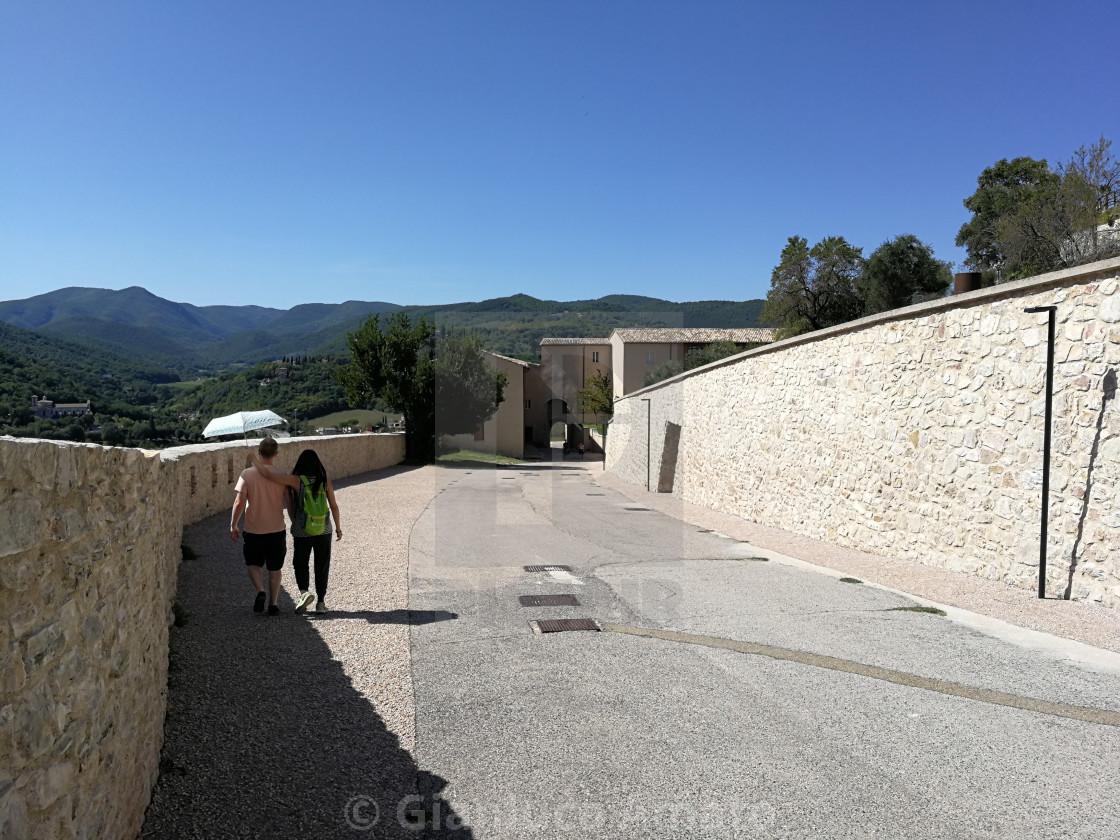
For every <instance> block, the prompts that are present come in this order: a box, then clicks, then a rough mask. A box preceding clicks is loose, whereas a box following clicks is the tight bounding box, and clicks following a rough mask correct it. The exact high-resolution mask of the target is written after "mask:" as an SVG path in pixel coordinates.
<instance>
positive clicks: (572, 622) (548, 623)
mask: <svg viewBox="0 0 1120 840" xmlns="http://www.w3.org/2000/svg"><path fill="white" fill-rule="evenodd" d="M529 626H530V627H532V628H533V632H534V633H565V632H567V631H568V630H595V631H598V629H599V625H598V624H596V623H595V621H594V619H590V618H542V619H539V620H537V621H530V622H529Z"/></svg>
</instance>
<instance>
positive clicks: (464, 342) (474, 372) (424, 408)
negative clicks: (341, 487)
mask: <svg viewBox="0 0 1120 840" xmlns="http://www.w3.org/2000/svg"><path fill="white" fill-rule="evenodd" d="M347 343H348V344H349V347H350V354H351V355H350V364H349V366H348V367H346V368H344V369H342V371H341V372H340V374H339V380H340V381H341V382H342V384H343V387H344V388H345V390H346V398H347V401H348V402H349V403H350V405H351V406H354V407H367V406H370V405H373V404H375V403H376V401H378V400H380V401H382V402H383V403H384V404H387V405H389V406H390V407H392V408H393V409H395V410H396V411H399V412H400V413H401V414H403V415H404V420H405V457H406V458H407V459H408V460H409V461H412V462H414V463H417V462H418V463H427V462H428V461H431V460H432V459H433V458H434V456H435V436H436V434H437V425H436V420H437V411H436V409H437V406H438V407H439V426H438V433H440V434H455V433H457V432H463V431H473V430H474V429H475V428H476V427H477V425H478V424H479V423H481V422H483V421H484V420H486V419H487V418H489V417H491V416H492V415H493V414H494V411H495V410H496V409H497V406H498V403H500V402H501V401H502V390H503V388H504V387H505V384H506V378H505V375H504V374H500V373H497V372H496V371H493V370H491V369H490V368H489V366H488V365H487V364H486V361H485V359H484V358H483V357H482V352H481V349H480V346H479V344H478V341H477V339H474V338H473V337H466V336H464V337H452V338H449V339H448V340H447V341H445V342H443V343H442V345H441V347H440V351H441V352H440V354H439V355H437V353H436V342H435V327H434V326H433V325H432V324H431V323H430V322H428V321H427V320H426V319H424V318H421V319H420V320H419V321H417V322H416V323H415V324H414V323H413V322H412V321H411V320H410V319H409V317H408V316H407V315H405V314H403V313H396V314H394V315H393V316H392V317H391V318H390V319H389V322H388V324H387V325H386V328H385V330H384V331H382V329H381V323H380V319H379V316H378V315H373V316H371V317H370V318H369V319H368V320H367V321H366V322H365V323H364V324H362V325H361V326H360V327H359V328H358V329H357V330H356V331H355V332H352V333H348V334H347ZM441 356H442V358H441Z"/></svg>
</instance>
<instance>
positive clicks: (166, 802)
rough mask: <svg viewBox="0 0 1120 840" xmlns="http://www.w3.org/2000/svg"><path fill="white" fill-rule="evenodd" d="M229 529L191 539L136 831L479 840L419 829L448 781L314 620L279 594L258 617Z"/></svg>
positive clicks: (372, 615)
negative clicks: (151, 781)
mask: <svg viewBox="0 0 1120 840" xmlns="http://www.w3.org/2000/svg"><path fill="white" fill-rule="evenodd" d="M227 523H228V514H224V513H223V514H219V515H218V516H215V517H211V518H210V519H208V520H205V521H203V522H201V523H197V524H196V525H194V526H191V527H190V528H188V529H187V534H186V535H185V537H186V541H187V542H188V543H189V544H190V545H191V546H192V547H193V548H194V549H195V550H196V552H197V554H198V556H197V557H196V558H194V559H191V560H188V561H184V562H183V563H182V564H181V566H180V575H179V590H178V601H179V604H180V607H181V608H182V610H181V612H182V611H183V610H185V615H186V619H185V622H184V623H183V626H180V627H174V628H172V634H171V660H170V673H169V679H168V682H169V686H168V713H167V719H166V724H165V729H164V746H163V751H162V753H161V758H160V778H159V781H158V782H157V784H156V788H155V791H154V793H153V797H152V802H151V805H150V806H149V808H148V812H147V815H146V818H145V823H144V827H143V829H142V831H141V834H140V837H141V838H171V837H199V838H202V837H205V838H218V837H222V838H225V837H231V838H270V840H273V839H274V840H284V838H306V837H314V838H334V837H339V838H341V837H346V838H353V837H356V836H365V837H378V838H382V837H384V838H395V837H410V838H414V837H434V836H447V837H455V838H470V837H473V833H472V831H471V830H470V828H468V827H463V828H460V829H459V830H456V831H454V832H444V833H443V834H440V833H438V832H433V831H426V830H423V829H421V830H417V827H416V826H417V823H416V822H415V821H414V820H410V819H409V818H410V816H413V812H415V811H416V810H417V809H423V807H424V804H425V803H428V804H430V803H431V802H432V797H433V796H434V795H435V794H437V793H438V792H439V791H440V790H442V789H443V788H444V787H445V786H446V784H447V783H446V781H445V780H443V779H442V778H439V777H437V776H433V775H431V774H429V773H426V772H424V771H421V770H420V769H419V768H418V767H417V765H416V763H415V762H414V761H413V759H412V756H411V755H410V754H409V753H408V752H407V751H406V750H404V749H402V748H401V746H400V744H399V743H398V740H397V737H396V736H395V735H394V734H393V733H391V732H389V731H388V729H387V728H386V726H385V724H384V722H383V720H382V718H381V717H380V715H378V713H377V710H376V709H375V708H374V707H373V705H372V704H371V703H370V702H369V701H368V700H367V699H366V698H365V697H364V696H363V695H362V694H360V693H359V692H358V691H357V690H355V689H354V687H353V685H352V683H351V681H350V678H349V677H348V676H347V675H346V673H345V671H344V670H343V663H341V662H339V661H337V660H334V659H332V657H331V651H330V649H329V647H328V646H327V644H326V643H325V642H324V641H323V639H322V638H321V637H320V636H319V633H318V632H317V630H316V628H315V625H314V622H310V621H305V620H302V619H301V618H300V617H298V616H295V615H293V613H292V608H293V604H292V602H291V599H290V598H288V597H287V596H286V595H282V596H281V609H282V610H283V612H282V614H281V615H279V616H276V617H267V616H265V615H263V614H255V613H253V612H252V610H251V606H250V605H251V598H250V597H249V590H248V586H247V582H246V580H245V575H244V571H243V568H242V567H241V566H240V564H239V562H238V561H240V551H239V550H237V549H234V548H233V547H232V546H230V544H229V540H228V532H227V530H226V527H227ZM235 563H237V565H233V564H235ZM332 616H333V617H335V618H347V617H350V618H363V619H365V620H367V621H371V622H375V623H386V622H395V623H408V622H430V621H442V620H447V619H450V618H454V617H455V616H454V615H453V614H452V613H447V612H442V611H431V612H420V613H412V614H410V613H409V612H408V611H407V610H391V611H384V612H378V611H372V610H371V611H368V612H366V611H360V612H352V613H341V612H334V613H328V614H327V615H326V616H325V617H326V618H330V617H332ZM349 664H350V665H351V667H353V666H354V665H356V666H357V667H359V668H360V666H361V663H349ZM117 723H118V725H120V726H127V721H118V722H117ZM439 807H440V810H441V816H442V824H443V825H449V824H450V825H454V826H457V825H458V824H459V820H458V818H457V816H456V815H455V814H454V813H452V812H451V810H450V808H449V806H448V805H447V803H445V802H441V803H439ZM429 810H430V809H429Z"/></svg>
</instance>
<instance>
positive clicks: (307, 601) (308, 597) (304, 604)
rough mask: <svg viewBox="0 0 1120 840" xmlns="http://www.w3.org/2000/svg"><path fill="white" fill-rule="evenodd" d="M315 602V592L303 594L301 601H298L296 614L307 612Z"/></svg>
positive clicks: (301, 594)
mask: <svg viewBox="0 0 1120 840" xmlns="http://www.w3.org/2000/svg"><path fill="white" fill-rule="evenodd" d="M314 600H315V593H314V592H301V593H300V596H299V600H298V601H296V612H297V613H301V612H305V611H306V610H307V608H308V607H310V606H311V602H312V601H314Z"/></svg>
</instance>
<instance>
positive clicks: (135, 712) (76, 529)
mask: <svg viewBox="0 0 1120 840" xmlns="http://www.w3.org/2000/svg"><path fill="white" fill-rule="evenodd" d="M253 445H254V444H253V443H252V442H249V443H245V442H243V441H241V442H236V443H226V444H209V445H204V446H188V447H180V448H178V449H168V450H164V451H163V452H145V451H141V450H138V449H121V448H108V447H101V446H97V445H93V444H71V443H58V442H54V441H39V440H27V439H14V438H0V837H3V838H24V837H26V838H39V837H81V838H98V840H100V838H127V840H131V839H132V838H134V837H136V835H137V833H138V832H139V830H140V826H141V823H142V820H143V816H144V810H145V808H146V807H147V804H148V799H149V796H150V793H151V788H152V784H153V783H154V782H155V779H156V776H157V774H158V770H159V768H158V761H159V749H160V746H161V744H162V741H163V718H164V710H165V701H166V687H167V644H168V626H169V625H170V623H171V621H172V603H173V601H174V597H175V586H176V575H177V570H178V564H179V559H180V548H179V546H180V542H181V538H182V531H183V526H184V525H186V524H189V523H190V522H194V521H197V520H199V519H202V518H205V517H207V516H210V515H212V514H213V513H216V512H218V511H221V510H228V509H229V508H231V507H232V505H233V496H234V493H233V482H234V481H236V478H237V475H238V474H239V473H240V471H241V469H242V466H241V465H242V464H243V463H244V458H245V455H246V453H247V452H248V450H249V448H250V447H252V446H253ZM305 446H311V447H313V448H314V449H315V450H316V451H317V452H318V453H319V455H320V457H321V458H322V459H323V461H324V464H325V465H326V467H327V470H328V473H329V474H330V475H331V476H332V477H336V478H343V477H345V476H348V475H354V474H357V473H362V472H366V471H368V470H372V469H378V468H383V467H387V466H391V465H392V464H396V463H399V462H400V461H401V460H402V459H403V458H404V437H403V436H402V435H345V436H337V437H330V438H303V439H301V438H293V439H289V440H284V441H281V450H280V455H279V456H278V458H277V463H278V464H279V465H280V466H285V467H290V466H291V464H292V463H294V461H295V456H296V455H297V454H298V452H299V450H300V449H302V448H303V447H305ZM231 465H232V466H231ZM231 470H233V478H232V479H230V478H229V475H230V471H231Z"/></svg>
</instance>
